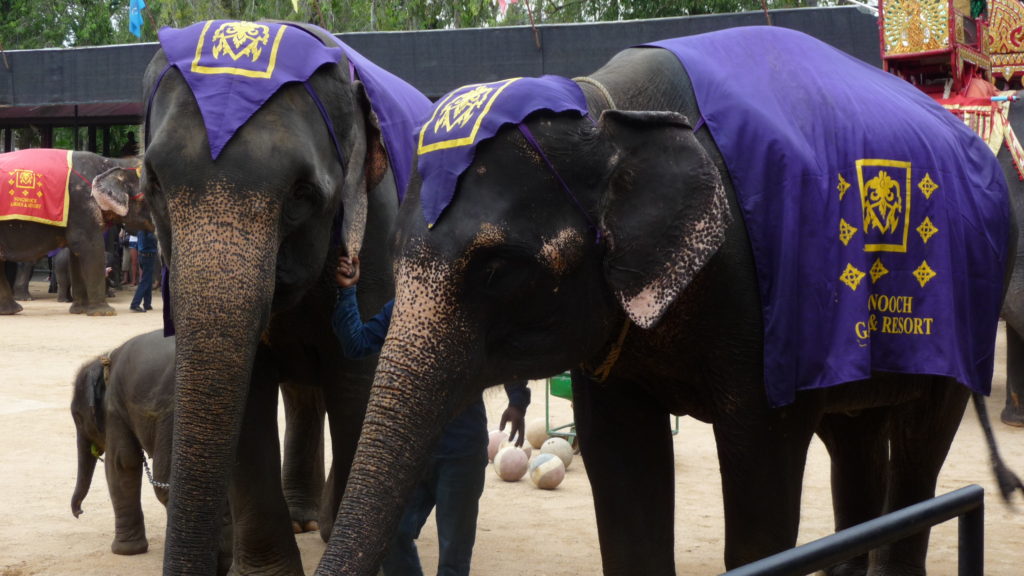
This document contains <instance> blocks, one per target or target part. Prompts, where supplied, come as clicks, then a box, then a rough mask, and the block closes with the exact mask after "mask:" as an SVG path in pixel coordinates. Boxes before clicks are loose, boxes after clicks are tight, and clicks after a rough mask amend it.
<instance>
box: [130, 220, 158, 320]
mask: <svg viewBox="0 0 1024 576" xmlns="http://www.w3.org/2000/svg"><path fill="white" fill-rule="evenodd" d="M137 236H138V247H139V269H140V270H141V274H140V276H141V277H140V278H139V286H138V287H137V288H136V289H135V295H134V296H132V305H131V309H132V312H146V311H147V310H152V309H153V268H154V267H155V266H156V256H157V246H156V234H155V233H153V232H149V231H147V230H139V231H138V232H137Z"/></svg>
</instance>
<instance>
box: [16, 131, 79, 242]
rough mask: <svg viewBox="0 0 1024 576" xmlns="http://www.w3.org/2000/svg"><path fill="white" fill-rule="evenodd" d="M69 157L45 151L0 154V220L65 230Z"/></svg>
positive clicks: (69, 170)
mask: <svg viewBox="0 0 1024 576" xmlns="http://www.w3.org/2000/svg"><path fill="white" fill-rule="evenodd" d="M71 154H72V151H71V150H54V149H49V148H32V149H28V150H19V151H17V152H8V153H6V154H0V220H28V221H30V222H40V223H42V224H50V225H52V226H61V227H64V226H67V225H68V198H69V196H68V178H69V177H70V175H71Z"/></svg>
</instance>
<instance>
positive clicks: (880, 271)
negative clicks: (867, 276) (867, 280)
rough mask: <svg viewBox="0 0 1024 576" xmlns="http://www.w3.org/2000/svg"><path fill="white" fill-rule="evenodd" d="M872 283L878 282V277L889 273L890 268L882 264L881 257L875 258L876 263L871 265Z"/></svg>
mask: <svg viewBox="0 0 1024 576" xmlns="http://www.w3.org/2000/svg"><path fill="white" fill-rule="evenodd" d="M868 272H870V273H871V283H872V284H874V283H875V282H878V279H879V278H881V277H882V276H885V275H886V274H888V273H889V270H888V269H886V267H885V266H884V265H883V264H882V259H881V258H875V263H874V264H872V265H871V270H869V271H868Z"/></svg>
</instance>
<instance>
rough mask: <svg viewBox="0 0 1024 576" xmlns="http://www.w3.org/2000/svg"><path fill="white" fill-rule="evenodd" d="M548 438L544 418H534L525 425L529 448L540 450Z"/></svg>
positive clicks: (546, 424)
mask: <svg viewBox="0 0 1024 576" xmlns="http://www.w3.org/2000/svg"><path fill="white" fill-rule="evenodd" d="M548 438H549V436H548V423H547V420H545V419H544V418H534V419H533V420H530V421H529V422H527V423H526V441H527V442H529V443H530V446H533V447H534V448H537V449H538V450H539V449H540V447H541V445H542V444H544V441H545V440H547V439H548Z"/></svg>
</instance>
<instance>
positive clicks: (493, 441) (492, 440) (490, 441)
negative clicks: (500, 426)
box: [487, 430, 508, 462]
mask: <svg viewBox="0 0 1024 576" xmlns="http://www.w3.org/2000/svg"><path fill="white" fill-rule="evenodd" d="M507 441H508V434H507V433H505V432H502V431H501V430H491V431H490V433H488V435H487V460H489V461H491V462H494V456H495V455H496V454H497V453H498V450H499V449H500V448H501V447H502V444H503V443H505V442H507Z"/></svg>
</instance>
